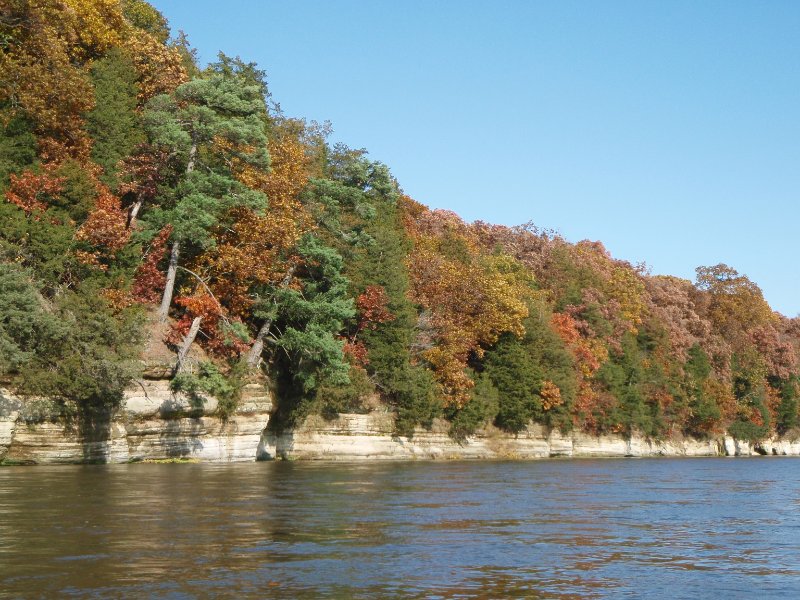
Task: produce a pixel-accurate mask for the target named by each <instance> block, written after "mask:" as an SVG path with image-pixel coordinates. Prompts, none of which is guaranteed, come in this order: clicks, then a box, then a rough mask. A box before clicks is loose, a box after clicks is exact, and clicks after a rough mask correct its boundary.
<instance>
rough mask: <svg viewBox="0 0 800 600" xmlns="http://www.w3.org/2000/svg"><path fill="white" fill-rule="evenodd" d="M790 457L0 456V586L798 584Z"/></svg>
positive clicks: (97, 593) (29, 593) (287, 590)
mask: <svg viewBox="0 0 800 600" xmlns="http://www.w3.org/2000/svg"><path fill="white" fill-rule="evenodd" d="M799 551H800V460H796V459H792V458H771V457H770V458H751V459H724V458H719V459H627V460H543V461H532V462H409V463H347V464H340V463H299V462H273V463H255V464H239V465H229V466H228V465H210V464H130V465H114V466H74V467H72V466H69V467H64V466H61V467H9V468H2V469H0V598H103V599H105V598H143V597H158V598H174V599H182V598H217V597H226V598H241V597H253V598H256V597H258V598H293V599H294V598H318V597H329V598H330V597H332V598H528V597H533V598H621V597H623V598H624V597H630V598H640V597H649V598H659V597H664V598H670V599H677V598H719V597H724V598H726V599H728V598H737V597H742V598H745V597H752V596H754V595H756V596H760V597H762V598H775V597H784V598H797V597H800V552H799Z"/></svg>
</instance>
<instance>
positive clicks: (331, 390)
mask: <svg viewBox="0 0 800 600" xmlns="http://www.w3.org/2000/svg"><path fill="white" fill-rule="evenodd" d="M348 378H349V380H350V382H349V383H347V384H329V383H328V382H326V381H323V382H322V383H321V385H319V386H318V387H317V390H316V396H315V400H314V406H313V408H312V410H313V411H314V412H319V413H320V414H321V415H322V416H324V417H325V418H326V419H334V418H336V417H337V416H338V415H339V414H340V413H366V412H369V409H368V408H367V407H366V406H365V405H364V400H365V399H366V398H367V397H368V396H370V395H372V394H374V393H375V386H374V384H373V383H372V381H370V379H369V375H367V372H366V371H364V369H361V368H357V367H352V368H351V369H350V373H349V375H348Z"/></svg>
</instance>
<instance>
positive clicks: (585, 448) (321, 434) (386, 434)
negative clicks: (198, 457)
mask: <svg viewBox="0 0 800 600" xmlns="http://www.w3.org/2000/svg"><path fill="white" fill-rule="evenodd" d="M727 447H728V446H727V443H726V442H724V441H717V440H709V441H702V440H694V439H684V440H671V441H663V442H657V441H650V440H646V439H644V438H638V437H633V438H632V439H630V440H627V439H625V438H623V437H622V436H618V435H606V436H599V437H598V436H592V435H588V434H585V433H580V432H571V433H568V434H561V433H560V432H559V431H557V430H555V431H550V432H548V431H547V430H546V429H545V428H543V427H541V426H539V425H531V426H530V427H528V428H527V429H526V430H525V431H523V432H521V433H519V434H517V435H512V434H508V433H503V432H501V431H499V430H498V429H496V428H494V427H488V428H486V429H485V430H484V431H480V432H478V433H477V434H476V435H474V436H470V437H468V438H467V439H466V440H464V441H463V442H460V443H459V442H457V441H455V440H453V439H451V438H450V437H449V435H448V434H447V426H446V423H444V422H442V421H437V422H435V423H434V426H433V428H432V429H431V430H430V431H427V430H424V429H418V430H417V431H415V433H414V436H413V438H411V439H408V438H405V437H393V435H392V417H391V415H390V414H386V413H371V414H367V415H355V414H352V415H340V416H339V418H338V419H335V420H333V421H325V420H324V419H322V418H321V417H311V418H309V419H308V420H307V421H306V422H305V423H304V424H303V425H302V426H301V427H299V428H297V429H295V430H293V431H289V432H285V433H283V434H281V435H275V434H272V433H270V432H265V434H264V436H263V437H262V439H261V445H260V447H259V452H258V455H259V458H260V459H272V458H288V459H297V460H362V459H386V460H414V459H537V458H550V457H562V456H563V457H576V458H578V457H584V458H591V457H646V456H720V455H723V454H724V453H725V450H726V448H727ZM738 449H739V450H738V455H744V454H745V453H751V450H750V448H749V446H748V447H745V446H744V445H742V444H741V443H740V444H739V446H738ZM752 453H755V451H752ZM788 453H789V452H787V454H788ZM794 453H796V454H800V444H798V445H797V447H796V448H795V452H794ZM732 454H733V452H732Z"/></svg>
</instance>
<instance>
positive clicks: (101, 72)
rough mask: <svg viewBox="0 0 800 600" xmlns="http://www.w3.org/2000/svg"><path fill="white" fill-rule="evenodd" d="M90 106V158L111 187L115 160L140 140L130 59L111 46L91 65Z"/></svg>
mask: <svg viewBox="0 0 800 600" xmlns="http://www.w3.org/2000/svg"><path fill="white" fill-rule="evenodd" d="M91 74H92V83H93V84H94V98H95V101H94V109H92V111H91V112H89V113H88V115H87V116H86V128H87V131H88V132H89V135H91V136H92V141H93V144H92V154H91V155H92V160H93V161H94V162H96V163H97V164H98V165H100V166H101V167H102V168H103V171H104V173H103V175H102V177H101V179H102V181H103V182H104V183H106V184H107V185H109V186H111V187H112V188H113V187H114V186H115V184H116V182H117V178H116V174H117V164H118V163H119V162H120V161H121V160H122V159H123V158H125V157H127V156H128V155H130V154H131V153H132V152H133V150H134V148H135V147H136V146H137V145H139V144H140V143H142V142H143V141H144V132H143V131H142V129H141V125H140V123H139V118H138V116H137V114H136V106H137V101H136V97H137V94H138V86H137V85H136V78H137V74H136V70H135V69H134V67H133V63H132V62H131V60H130V59H129V58H128V57H127V56H125V54H124V53H123V51H122V50H120V49H119V48H112V49H111V50H109V51H108V52H107V53H106V55H105V56H103V58H102V59H100V60H98V61H95V62H94V63H93V64H92V68H91Z"/></svg>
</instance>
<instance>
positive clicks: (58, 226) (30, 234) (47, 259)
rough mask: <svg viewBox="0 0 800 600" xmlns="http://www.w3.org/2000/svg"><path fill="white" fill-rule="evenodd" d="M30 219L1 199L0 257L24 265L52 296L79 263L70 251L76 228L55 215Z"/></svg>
mask: <svg viewBox="0 0 800 600" xmlns="http://www.w3.org/2000/svg"><path fill="white" fill-rule="evenodd" d="M50 212H51V211H48V212H47V213H45V218H42V219H38V220H37V219H29V218H28V217H26V216H25V213H24V212H23V211H22V210H21V209H20V208H17V207H16V206H14V205H13V204H10V203H8V202H0V223H2V227H0V260H3V261H8V262H14V263H16V264H19V265H21V266H23V267H27V268H28V269H30V270H31V272H33V273H35V274H36V277H37V279H38V280H39V281H40V282H41V287H42V292H43V293H44V294H45V295H46V296H52V295H53V294H55V292H56V290H57V289H58V288H59V287H60V285H61V283H62V282H63V281H64V280H66V279H68V278H70V274H72V273H74V272H75V271H76V270H77V268H78V265H76V261H75V257H74V255H73V253H72V248H73V246H74V243H75V242H74V235H75V230H74V229H73V228H72V227H71V226H69V225H68V224H66V223H63V222H60V221H59V220H58V219H57V218H56V215H52V216H53V218H52V219H51V218H49V217H50V216H51V215H50Z"/></svg>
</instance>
